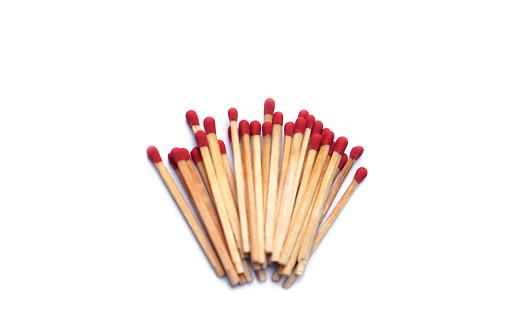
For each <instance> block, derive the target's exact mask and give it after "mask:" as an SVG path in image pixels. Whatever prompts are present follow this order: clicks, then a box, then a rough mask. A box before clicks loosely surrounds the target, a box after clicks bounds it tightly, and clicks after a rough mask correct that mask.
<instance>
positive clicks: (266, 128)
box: [262, 122, 273, 136]
mask: <svg viewBox="0 0 520 332" xmlns="http://www.w3.org/2000/svg"><path fill="white" fill-rule="evenodd" d="M262 133H263V134H264V136H270V135H271V134H272V133H273V124H272V123H271V122H264V124H263V125H262Z"/></svg>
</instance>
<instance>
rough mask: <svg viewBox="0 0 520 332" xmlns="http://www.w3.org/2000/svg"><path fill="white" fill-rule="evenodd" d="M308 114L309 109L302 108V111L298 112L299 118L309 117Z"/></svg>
mask: <svg viewBox="0 0 520 332" xmlns="http://www.w3.org/2000/svg"><path fill="white" fill-rule="evenodd" d="M307 115H309V112H307V110H301V111H300V113H298V117H299V118H300V117H301V118H305V117H307Z"/></svg>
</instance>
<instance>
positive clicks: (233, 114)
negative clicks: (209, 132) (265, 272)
mask: <svg viewBox="0 0 520 332" xmlns="http://www.w3.org/2000/svg"><path fill="white" fill-rule="evenodd" d="M228 115H229V120H230V127H229V128H230V130H229V131H230V135H229V136H230V139H231V145H232V147H233V161H234V164H235V183H236V187H237V205H238V217H239V219H240V230H241V233H242V250H243V252H244V253H249V252H250V246H249V229H248V219H247V207H246V188H245V177H244V167H243V161H242V152H241V150H240V136H239V134H238V124H237V117H238V112H237V110H236V109H234V108H230V109H229V112H228Z"/></svg>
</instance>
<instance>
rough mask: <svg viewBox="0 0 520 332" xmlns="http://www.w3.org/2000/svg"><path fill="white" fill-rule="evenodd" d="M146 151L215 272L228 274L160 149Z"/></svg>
mask: <svg viewBox="0 0 520 332" xmlns="http://www.w3.org/2000/svg"><path fill="white" fill-rule="evenodd" d="M146 153H147V154H148V157H149V158H150V160H151V161H152V162H153V163H154V165H155V168H157V171H158V172H159V174H160V175H161V178H162V179H163V181H164V183H165V184H166V187H168V190H169V191H170V194H171V195H172V197H173V199H174V200H175V202H176V203H177V206H178V207H179V209H180V210H181V212H182V214H183V215H184V218H185V219H186V222H188V225H189V226H190V228H191V231H192V232H193V234H194V235H195V238H196V239H197V241H198V242H199V245H200V246H201V247H202V250H203V251H204V253H205V254H206V257H207V258H208V260H209V262H210V264H211V266H212V267H213V269H214V270H215V273H216V274H217V276H219V277H222V276H224V275H225V274H226V272H225V271H224V268H223V267H222V264H221V263H220V260H219V258H218V256H217V253H216V252H215V250H214V249H213V246H212V245H211V243H210V242H209V240H208V238H207V237H206V234H204V231H203V230H202V228H201V226H200V224H199V223H198V221H197V219H196V218H195V216H194V215H193V213H192V212H191V209H190V207H189V206H188V203H186V201H185V200H184V197H183V196H182V194H181V192H180V191H179V188H178V187H177V185H176V184H175V181H174V180H173V178H172V177H171V175H170V173H169V172H168V170H167V169H166V166H164V164H163V162H162V158H161V155H160V154H159V151H157V148H156V147H155V146H150V147H148V149H147V150H146ZM230 282H231V279H230Z"/></svg>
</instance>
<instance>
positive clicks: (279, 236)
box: [271, 118, 307, 262]
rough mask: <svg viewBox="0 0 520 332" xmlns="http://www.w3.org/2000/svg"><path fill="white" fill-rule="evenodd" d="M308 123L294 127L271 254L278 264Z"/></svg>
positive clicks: (303, 121) (288, 222)
mask: <svg viewBox="0 0 520 332" xmlns="http://www.w3.org/2000/svg"><path fill="white" fill-rule="evenodd" d="M306 124H307V121H306V120H305V119H304V118H298V120H296V123H295V125H294V135H293V143H292V145H291V155H290V157H289V164H288V166H287V169H288V171H287V179H286V183H285V188H284V191H283V195H282V202H281V203H280V209H279V211H278V220H277V222H276V223H277V225H276V232H275V237H274V242H273V253H272V254H271V261H273V262H278V260H279V259H280V255H281V253H282V249H283V243H284V241H285V237H286V236H287V232H288V230H289V226H290V221H291V220H290V219H291V214H292V209H293V207H294V199H295V198H296V197H295V196H296V190H297V189H298V186H297V185H296V171H297V169H296V168H297V165H298V159H299V157H300V148H301V142H302V139H303V132H304V130H305V126H306Z"/></svg>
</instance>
